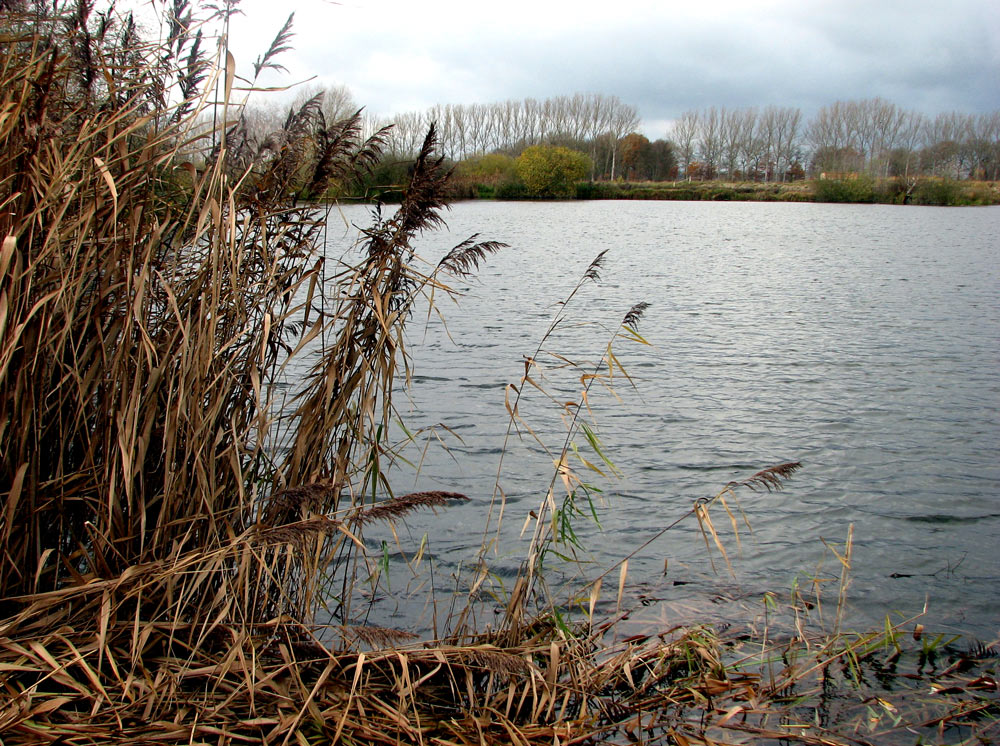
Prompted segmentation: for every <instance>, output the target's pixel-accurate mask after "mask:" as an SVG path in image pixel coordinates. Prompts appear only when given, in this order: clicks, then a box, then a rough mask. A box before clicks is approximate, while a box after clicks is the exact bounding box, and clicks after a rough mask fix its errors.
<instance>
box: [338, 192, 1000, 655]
mask: <svg viewBox="0 0 1000 746" xmlns="http://www.w3.org/2000/svg"><path fill="white" fill-rule="evenodd" d="M357 210H358V211H357V212H355V211H354V208H351V209H348V210H347V211H346V212H345V215H346V216H347V218H348V220H352V221H356V222H357V223H359V224H363V223H364V222H365V218H364V215H363V211H362V210H361V208H357ZM447 220H448V224H449V226H450V232H445V233H439V234H429V235H427V236H425V237H424V238H423V239H422V240H421V242H420V244H419V246H418V251H419V253H420V254H421V255H423V256H425V257H427V258H429V259H432V260H436V259H437V258H438V257H440V256H441V254H442V253H443V251H445V250H446V249H447V248H450V247H451V246H452V245H454V244H456V243H458V242H459V241H460V240H462V239H464V238H466V237H468V236H469V235H471V234H473V233H481V234H482V236H483V237H484V238H489V239H494V240H499V241H504V242H506V243H508V244H510V245H511V248H509V249H507V250H505V251H504V252H503V253H502V254H500V255H498V256H495V257H493V258H491V259H490V260H489V262H488V264H487V265H486V267H485V268H484V269H483V270H482V271H481V272H480V275H479V278H478V280H476V281H475V282H472V283H463V284H462V288H461V289H462V290H463V291H465V296H464V297H463V298H462V299H461V302H460V303H459V305H457V306H456V305H453V304H452V303H450V302H449V301H447V300H442V298H440V297H439V298H438V301H439V308H440V310H441V311H442V313H443V315H444V317H445V319H446V321H447V326H448V332H449V333H450V338H449V336H448V334H446V333H445V332H444V328H443V326H442V324H441V323H440V322H439V321H437V319H436V318H434V317H432V318H431V320H430V321H429V322H428V323H426V324H425V323H424V319H423V318H422V317H417V318H415V319H414V322H413V324H412V326H411V330H410V339H411V352H412V353H413V355H414V358H415V360H414V365H415V372H416V375H415V377H414V381H413V387H412V392H411V397H412V406H410V407H407V408H408V409H409V414H408V419H407V426H408V427H409V428H410V429H415V428H423V427H428V426H431V425H436V424H439V423H440V424H443V425H445V426H447V428H449V431H446V430H443V429H440V428H439V430H438V433H439V434H440V435H441V437H442V439H443V440H445V441H446V442H447V443H448V445H449V447H450V453H445V452H444V451H443V450H442V449H439V448H436V447H433V446H432V447H431V448H429V449H428V451H427V453H426V454H425V455H424V456H423V466H422V469H421V471H420V473H419V474H418V475H417V476H416V477H414V475H413V473H412V472H411V471H407V470H405V469H402V470H400V471H399V472H398V473H396V474H394V475H393V481H394V483H395V484H397V485H398V487H397V489H398V490H401V491H402V490H408V489H413V488H417V489H432V488H441V489H449V490H457V491H461V492H464V493H465V494H467V495H469V496H470V497H471V498H472V501H471V502H470V503H469V504H468V505H463V506H459V507H456V508H453V509H449V510H447V511H444V512H441V513H439V514H437V515H435V516H430V517H424V518H420V519H416V520H410V521H408V522H407V530H408V531H409V536H410V537H412V538H411V539H410V540H411V541H412V542H413V544H414V548H415V547H416V544H418V543H419V540H420V537H421V536H422V535H423V534H424V533H426V534H427V536H428V540H429V549H430V552H431V554H432V555H433V556H434V557H435V559H436V562H437V565H436V568H437V569H436V572H437V573H438V574H439V576H438V578H437V583H438V584H439V585H442V586H446V585H447V582H448V581H447V580H445V578H447V576H448V573H454V572H455V571H456V569H457V568H458V567H459V565H460V563H462V562H465V563H468V562H469V561H470V560H471V559H472V558H474V556H475V550H476V549H477V548H478V546H479V543H480V540H481V538H482V537H481V534H482V528H483V520H484V515H485V510H486V506H487V505H488V503H489V499H490V495H491V493H492V487H493V482H494V479H495V477H496V471H497V463H498V458H499V454H500V450H501V446H502V442H503V433H504V431H505V428H506V425H507V416H506V410H505V405H504V387H505V385H506V384H507V383H510V382H516V381H517V380H518V378H519V376H520V375H521V373H522V372H523V364H522V362H521V361H522V356H524V355H530V354H533V353H534V351H535V349H536V347H537V345H538V342H539V340H540V338H541V336H542V334H543V333H544V331H545V329H546V328H547V326H548V324H549V322H550V321H551V319H552V318H553V315H554V314H555V313H556V311H557V310H558V308H557V306H556V304H557V302H558V301H560V300H561V299H562V298H564V297H565V296H566V295H567V293H568V292H569V291H570V290H571V288H572V287H573V286H574V284H575V283H576V282H577V280H578V279H579V277H580V276H581V275H582V274H583V272H584V271H585V270H586V268H587V266H588V264H589V263H590V262H591V260H592V259H594V257H595V256H596V255H597V254H598V253H599V252H600V251H603V250H605V249H607V250H608V254H607V256H606V261H605V265H604V268H603V269H602V271H601V278H602V280H601V282H600V283H598V284H588V285H587V286H586V287H585V288H584V289H583V290H581V292H580V294H579V295H578V296H577V297H576V298H574V300H573V302H572V304H571V305H569V306H568V307H567V308H566V313H567V317H568V320H567V322H566V323H565V324H564V325H562V326H561V327H560V328H559V329H558V330H557V333H556V334H555V335H554V337H553V338H552V339H551V340H550V342H549V343H548V344H547V350H549V351H550V352H557V353H560V354H562V355H564V356H566V357H568V358H570V359H572V360H574V361H582V360H594V359H597V358H599V357H600V355H601V353H602V352H603V351H604V348H605V346H606V344H607V342H608V340H609V335H610V331H609V329H613V328H614V327H615V326H616V325H617V323H618V321H619V320H620V318H621V317H622V316H623V315H624V313H625V312H626V311H627V310H628V309H629V307H630V306H632V305H633V304H634V303H637V302H639V301H645V302H648V303H649V304H650V307H649V309H648V310H647V311H646V314H645V316H644V318H643V319H642V321H641V322H640V325H639V330H640V332H641V333H642V334H643V335H644V336H645V338H646V340H648V342H649V343H650V346H649V347H643V346H641V345H637V344H634V343H625V342H619V343H618V344H616V346H615V351H616V354H617V355H618V356H619V357H620V359H621V362H622V365H623V366H624V367H625V369H626V370H627V371H628V373H629V374H630V375H631V376H632V377H633V378H634V380H635V388H633V387H631V386H630V385H628V383H627V382H626V381H625V380H624V379H622V378H621V377H619V378H617V379H616V388H617V393H618V395H619V396H620V397H621V400H620V401H616V400H615V399H614V398H613V397H611V396H609V395H607V394H603V393H600V392H597V391H595V392H594V393H593V395H592V401H591V404H592V408H593V418H594V421H595V428H596V432H597V433H598V435H599V437H600V438H601V440H602V442H603V443H604V445H605V447H606V449H607V452H608V455H609V456H610V457H611V458H612V459H613V461H614V462H615V464H616V465H617V466H618V467H619V468H620V470H621V471H622V473H623V477H622V478H621V479H619V480H611V481H607V482H605V481H603V480H600V478H598V477H595V478H596V480H597V481H596V482H595V483H596V484H599V485H601V486H603V488H604V490H605V492H604V495H603V505H599V506H598V511H599V516H600V520H601V526H602V528H601V530H598V529H597V528H596V527H595V526H593V524H592V523H589V522H588V521H587V519H586V518H580V519H578V521H577V524H576V526H577V528H578V529H580V537H581V540H582V542H583V544H584V545H585V547H586V548H587V549H588V550H589V554H587V555H584V556H585V557H587V558H588V559H589V560H590V561H592V562H593V564H592V566H591V567H592V568H593V569H592V570H591V571H590V572H591V574H596V573H597V572H598V571H599V568H601V567H604V566H607V565H610V564H611V563H612V562H613V561H615V560H616V559H618V558H619V557H621V556H622V555H623V554H624V553H625V552H627V551H629V550H630V549H632V548H635V547H636V546H638V545H639V544H641V543H642V542H643V541H644V540H645V539H646V538H648V537H649V536H651V535H653V534H654V533H655V532H656V530H658V529H659V528H662V527H663V526H665V525H667V524H669V523H671V522H672V521H674V520H675V519H676V518H678V517H680V516H682V515H683V514H684V513H685V512H686V511H688V510H689V509H690V507H691V505H692V502H693V501H694V500H695V499H697V498H699V497H709V496H711V495H714V494H715V493H716V492H718V491H719V490H720V489H721V488H722V486H723V485H725V484H726V483H727V482H728V481H729V480H733V479H743V478H746V477H748V476H750V475H751V474H752V473H753V472H755V471H757V470H758V469H760V468H762V467H765V466H769V465H772V464H776V463H780V462H784V461H801V462H802V463H803V469H802V470H801V471H800V472H799V473H798V474H796V475H795V477H794V478H793V479H792V481H791V482H789V483H788V485H787V487H786V489H785V490H784V491H782V492H780V493H767V492H763V493H752V492H749V491H745V490H744V491H741V492H740V494H739V498H740V504H741V506H742V508H743V511H744V512H745V514H746V518H747V520H748V521H749V523H750V525H751V527H752V528H753V534H752V535H746V534H745V532H744V537H743V538H744V540H743V546H742V556H741V557H739V558H737V557H735V556H734V557H733V567H734V571H735V575H730V574H728V573H727V572H726V571H725V569H724V564H722V565H719V570H720V571H719V573H718V574H713V572H712V569H711V567H710V564H709V560H708V552H707V551H706V549H705V546H704V543H703V542H702V540H701V537H700V535H699V533H698V529H697V523H696V522H693V521H692V520H688V521H686V522H683V523H682V524H681V525H680V526H678V527H677V528H676V529H672V530H671V531H669V532H668V533H667V534H665V535H664V536H663V537H662V538H661V539H659V540H657V541H656V542H654V543H653V544H652V545H651V546H650V547H648V548H647V549H645V550H643V552H642V553H641V555H640V556H639V557H638V558H636V559H634V560H633V561H632V562H631V564H630V568H629V578H630V584H631V587H632V588H633V592H634V593H639V592H643V593H646V594H647V595H649V596H650V597H655V598H657V599H663V601H664V602H665V603H669V602H670V601H671V600H672V598H674V597H675V596H677V594H680V593H681V592H682V591H683V592H684V593H685V594H687V595H686V596H685V597H684V598H685V599H688V600H691V601H692V603H694V605H695V607H696V606H697V603H698V601H699V598H700V599H701V600H703V601H705V602H706V603H707V602H709V601H710V600H711V599H712V598H717V597H718V595H719V594H720V593H724V594H726V595H727V596H728V597H732V596H743V597H746V598H753V597H755V596H760V595H761V594H763V592H764V591H769V590H770V591H777V592H780V591H782V590H784V591H787V590H788V589H789V588H791V587H792V586H793V585H795V584H796V583H797V584H798V585H799V586H800V587H803V586H808V585H809V583H810V582H811V580H810V578H812V577H816V576H819V577H824V578H825V577H836V576H837V575H838V574H839V568H837V567H836V566H835V565H836V563H835V562H831V555H830V554H829V552H828V551H827V550H826V549H825V547H824V544H823V541H822V540H826V541H827V542H831V543H834V542H837V543H842V542H843V541H844V540H845V538H846V535H847V532H848V527H849V526H850V525H852V524H853V525H854V562H853V567H852V578H853V580H852V585H851V588H850V598H851V599H852V600H853V610H852V617H851V618H853V619H855V620H856V622H857V624H858V625H859V626H864V625H865V624H871V623H878V622H879V621H880V620H881V619H882V618H883V617H884V616H885V615H886V614H889V613H893V614H894V613H896V612H899V613H906V614H909V613H915V612H917V611H919V610H920V608H921V607H922V606H923V604H924V601H925V599H929V602H930V606H929V615H928V619H929V620H930V622H931V623H933V624H934V626H936V627H939V628H942V627H943V628H945V629H951V630H954V631H957V632H964V633H968V634H972V635H976V636H978V637H980V638H983V639H990V640H992V639H994V637H995V636H996V635H997V634H998V632H1000V600H998V599H1000V558H998V557H1000V547H998V541H1000V414H998V412H1000V240H998V237H1000V208H920V207H891V206H878V205H876V206H853V205H851V206H847V205H812V204H806V205H800V204H753V203H705V202H566V203H531V204H520V203H486V202H475V203H465V204H458V205H456V206H455V207H454V208H453V210H452V211H451V212H450V213H449V214H448V216H447ZM349 241H350V237H349V236H346V235H345V236H339V235H337V236H333V235H331V239H330V251H331V253H334V254H338V255H339V253H338V252H340V253H342V251H343V246H345V245H346V244H347V243H349ZM539 359H540V360H545V361H548V362H550V363H551V362H553V360H552V359H551V358H547V357H546V356H545V355H544V354H543V355H541V356H540V357H539ZM578 377H579V373H578V372H577V373H572V374H571V373H569V372H568V371H559V370H550V371H549V373H548V375H547V377H546V379H545V385H546V386H547V387H550V388H551V390H553V391H556V392H560V393H559V396H560V397H563V396H565V397H567V398H571V399H572V398H576V396H577V394H576V392H578V390H579V387H580V384H579V380H578ZM521 412H522V414H524V415H525V417H526V418H528V420H529V422H531V423H535V424H534V426H535V427H536V429H537V431H538V432H539V434H541V435H542V436H543V439H545V440H547V442H548V443H550V444H551V445H550V447H551V448H552V449H554V450H558V449H559V448H560V447H561V436H560V435H559V433H560V432H561V431H560V425H559V422H558V414H557V412H556V410H555V409H554V408H553V407H552V406H551V405H550V404H547V403H546V401H545V399H544V398H543V397H542V396H541V395H539V394H538V393H537V392H534V391H532V392H528V394H527V395H526V396H525V399H524V400H523V401H522V403H521ZM577 442H578V443H579V444H580V446H581V449H582V450H583V451H584V452H585V453H586V452H587V448H586V443H585V440H584V438H582V437H578V438H577ZM409 453H410V456H411V457H412V458H413V459H414V460H419V459H420V458H421V453H420V452H419V451H418V450H416V449H411V451H410V452H409ZM587 457H588V458H590V459H591V460H596V457H595V456H594V455H593V453H592V452H589V453H588V454H587ZM552 469H553V466H552V460H551V458H550V457H549V456H547V455H546V454H545V453H544V452H543V451H542V450H541V449H540V448H538V447H537V446H535V445H533V444H532V443H531V441H530V439H529V440H525V441H523V442H516V441H515V443H514V444H513V445H512V446H511V447H510V448H509V451H508V455H507V457H506V460H505V461H504V469H503V473H502V474H501V484H502V486H503V488H504V490H505V492H506V494H507V497H508V504H507V511H506V517H505V521H506V525H507V527H508V529H509V530H508V532H507V534H508V540H507V542H506V544H505V548H504V554H503V555H502V556H501V557H500V558H499V559H498V560H497V568H498V573H499V575H501V576H504V575H508V576H509V575H511V574H513V572H515V570H516V568H517V565H518V562H519V560H520V556H519V554H518V551H519V549H520V548H523V544H520V543H519V542H518V540H517V533H518V529H519V528H520V526H521V524H522V522H523V521H524V519H525V517H526V515H527V513H528V511H529V510H531V509H533V508H535V507H537V505H538V503H539V501H540V500H541V498H542V496H543V495H544V492H545V489H546V487H547V485H548V483H549V480H550V478H551V475H552ZM720 515H721V514H720ZM406 536H407V534H405V533H404V541H405V540H406V539H405V537H406ZM730 547H731V548H732V549H733V550H735V544H730ZM734 555H735V552H734ZM824 557H825V559H823V558H824ZM716 559H718V557H716ZM665 560H666V561H667V562H668V565H667V568H668V571H667V574H666V576H664V574H663V572H664V561H665ZM821 560H822V561H823V562H824V564H823V565H822V567H820V566H819V564H818V563H820V561H821ZM717 564H718V563H717ZM616 577H617V575H616ZM675 583H676V585H675ZM692 588H693V589H695V590H694V594H695V595H693V596H692V595H691V594H692ZM678 597H679V596H678ZM404 606H405V605H404ZM667 608H669V607H667ZM408 613H410V611H409V610H405V609H404V608H403V607H394V609H393V610H392V611H391V613H389V614H388V616H390V617H392V616H393V614H396V615H401V616H406V615H407V614H408ZM664 613H667V612H664Z"/></svg>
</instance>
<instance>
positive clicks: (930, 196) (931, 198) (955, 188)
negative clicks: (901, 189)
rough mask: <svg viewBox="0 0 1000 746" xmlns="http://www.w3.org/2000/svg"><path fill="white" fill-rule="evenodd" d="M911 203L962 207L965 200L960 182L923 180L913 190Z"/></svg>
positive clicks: (965, 202) (966, 202)
mask: <svg viewBox="0 0 1000 746" xmlns="http://www.w3.org/2000/svg"><path fill="white" fill-rule="evenodd" d="M910 202H911V203H912V204H914V205H961V204H969V202H968V201H967V200H966V199H964V195H963V194H962V190H961V187H960V186H959V184H958V182H956V181H954V180H952V179H923V180H921V181H920V182H919V183H918V184H917V186H916V187H915V188H914V190H913V194H912V195H911V198H910Z"/></svg>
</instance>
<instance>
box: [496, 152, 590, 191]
mask: <svg viewBox="0 0 1000 746" xmlns="http://www.w3.org/2000/svg"><path fill="white" fill-rule="evenodd" d="M515 166H516V167H517V174H518V176H520V177H521V181H523V182H524V185H525V187H527V189H528V193H529V194H531V195H533V196H536V197H569V196H571V195H572V194H573V191H574V187H575V185H576V182H577V181H579V180H580V179H582V178H583V177H584V176H586V175H587V172H588V171H589V170H590V166H591V161H590V158H589V157H588V156H587V155H585V154H584V153H580V152H578V151H576V150H570V149H569V148H564V147H561V146H552V145H532V146H531V147H530V148H527V149H526V150H525V151H524V152H523V153H521V155H520V156H519V157H518V159H517V161H515Z"/></svg>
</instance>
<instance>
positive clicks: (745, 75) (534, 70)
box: [231, 0, 1000, 138]
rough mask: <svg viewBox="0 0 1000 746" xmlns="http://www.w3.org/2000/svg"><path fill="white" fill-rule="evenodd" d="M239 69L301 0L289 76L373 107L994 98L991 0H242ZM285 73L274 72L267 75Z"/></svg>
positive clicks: (654, 120)
mask: <svg viewBox="0 0 1000 746" xmlns="http://www.w3.org/2000/svg"><path fill="white" fill-rule="evenodd" d="M240 7H241V9H242V10H243V12H244V16H243V17H241V18H238V19H236V20H235V21H234V22H233V28H232V33H231V37H232V48H233V51H234V53H235V55H236V58H237V64H238V69H239V71H240V72H241V73H247V72H249V70H250V63H251V62H252V61H253V59H254V58H256V57H257V56H258V55H259V54H261V53H262V52H263V51H264V50H265V49H266V48H267V46H268V44H269V43H270V42H271V39H273V37H274V35H275V33H276V32H277V31H278V29H279V28H280V27H281V25H282V23H284V21H285V18H286V17H287V15H288V13H289V12H291V11H295V19H294V30H295V37H294V40H293V44H294V46H295V49H294V50H293V51H292V52H288V53H286V54H285V55H283V56H282V58H281V61H282V62H283V63H284V65H285V66H286V67H287V68H288V70H289V73H288V74H287V75H283V76H282V77H281V79H280V80H281V81H283V82H286V83H291V82H294V81H304V80H306V79H308V78H312V77H314V76H315V77H316V78H317V80H316V81H313V82H314V83H315V82H319V83H323V84H327V83H330V84H338V83H342V84H344V85H346V86H348V88H350V90H351V92H352V93H353V95H354V97H355V99H356V101H357V102H358V104H359V105H363V106H365V107H366V108H367V110H368V111H369V112H371V113H373V114H378V115H390V114H393V113H399V112H404V111H414V110H423V109H425V108H427V107H429V106H432V105H434V104H439V103H440V104H449V103H450V104H469V103H488V102H493V101H502V100H506V99H515V100H520V99H524V98H528V97H533V98H538V99H543V98H546V97H550V96H559V95H571V94H573V93H602V94H606V95H615V96H618V97H619V98H620V99H621V100H622V101H624V102H625V103H628V104H632V105H634V106H636V107H637V108H638V110H639V115H640V117H641V118H642V120H643V130H644V131H645V133H646V134H647V135H648V136H650V137H653V138H656V137H663V136H664V135H665V134H666V128H667V126H668V124H669V121H670V120H671V119H673V118H675V117H677V116H678V115H679V114H680V113H681V112H683V111H685V110H688V109H701V108H703V107H707V106H726V107H730V108H734V107H737V108H738V107H744V106H752V105H758V106H764V105H768V104H776V105H780V106H796V107H799V108H801V109H802V111H803V113H804V114H805V115H806V116H810V115H811V114H812V113H814V112H815V111H816V110H817V109H818V108H819V107H820V106H823V105H824V104H831V103H833V102H834V101H837V100H847V99H865V98H872V97H875V96H881V97H883V98H885V99H888V100H890V101H892V102H894V103H896V104H898V105H899V106H902V107H904V108H908V109H916V110H918V111H922V112H924V113H926V114H931V115H933V114H936V113H938V112H941V111H952V110H957V111H962V112H968V113H976V112H984V111H993V110H998V109H1000V0H906V1H903V0H737V1H734V2H730V1H728V0H726V1H723V0H694V1H693V2H666V0H659V1H656V0H629V1H628V2H618V3H613V2H606V1H605V2H600V3H598V2H590V1H588V0H504V2H481V1H480V0H340V2H336V3H335V2H331V1H330V0H287V1H286V2H280V1H276V0H243V2H242V3H241V5H240ZM277 81H278V79H275V78H269V79H268V82H269V83H275V82H277Z"/></svg>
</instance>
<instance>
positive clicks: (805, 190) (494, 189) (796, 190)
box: [450, 176, 1000, 207]
mask: <svg viewBox="0 0 1000 746" xmlns="http://www.w3.org/2000/svg"><path fill="white" fill-rule="evenodd" d="M450 194H451V196H452V198H454V199H498V200H531V199H550V198H551V197H552V195H542V194H536V193H534V192H532V190H531V189H529V188H528V187H527V186H526V185H525V184H523V183H522V182H520V181H517V180H510V181H503V182H499V183H495V184H494V183H480V182H467V181H463V180H461V178H459V179H458V180H456V183H455V184H453V185H452V187H451V188H450ZM560 196H561V198H563V199H581V200H587V199H600V200H607V199H625V200H632V199H644V200H689V201H703V200H708V201H716V202H847V203H855V204H866V203H867V204H872V203H876V204H889V205H935V206H950V207H959V206H983V205H998V204H1000V184H998V183H997V182H986V181H958V180H955V179H943V178H938V177H921V178H920V179H880V180H875V179H871V178H869V177H866V176H857V177H851V178H838V179H803V180H800V181H787V182H771V183H760V182H725V181H646V182H628V181H580V182H576V183H575V184H574V185H573V187H572V189H570V190H567V191H565V192H563V193H562V194H561V195H560Z"/></svg>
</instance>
